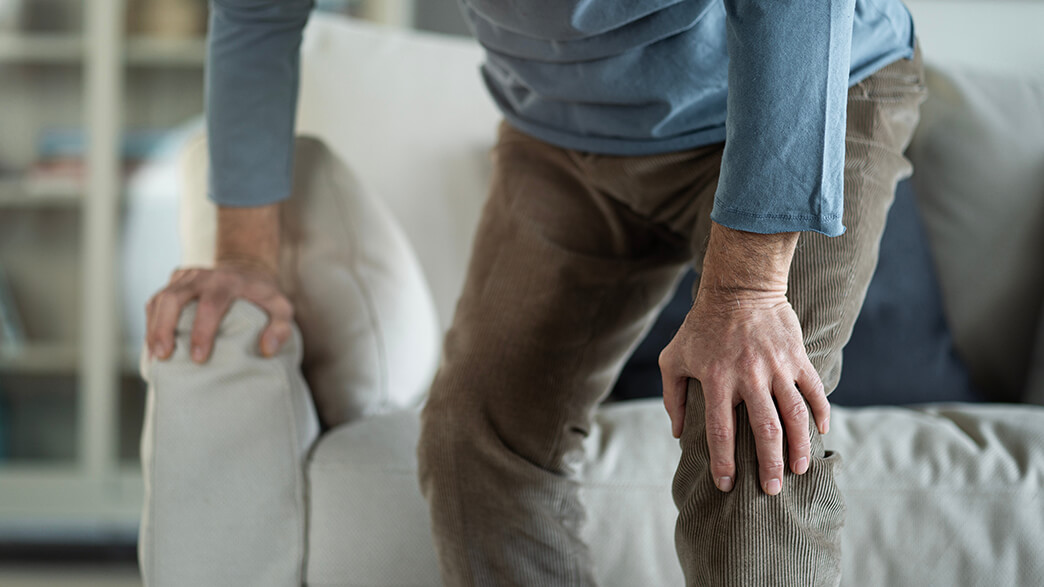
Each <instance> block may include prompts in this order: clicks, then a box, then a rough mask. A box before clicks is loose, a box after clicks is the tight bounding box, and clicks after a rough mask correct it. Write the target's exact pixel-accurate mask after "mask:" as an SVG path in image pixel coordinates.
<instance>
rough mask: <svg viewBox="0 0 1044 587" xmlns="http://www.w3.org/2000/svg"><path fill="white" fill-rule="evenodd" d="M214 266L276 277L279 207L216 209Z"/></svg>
mask: <svg viewBox="0 0 1044 587" xmlns="http://www.w3.org/2000/svg"><path fill="white" fill-rule="evenodd" d="M217 217H218V222H217V247H216V250H215V258H214V264H215V266H216V267H231V268H235V269H237V270H241V271H246V272H249V273H257V274H263V275H267V276H270V277H275V276H277V275H278V274H279V240H280V234H279V205H278V204H269V205H266V206H257V207H247V208H237V207H230V206H219V207H218V215H217Z"/></svg>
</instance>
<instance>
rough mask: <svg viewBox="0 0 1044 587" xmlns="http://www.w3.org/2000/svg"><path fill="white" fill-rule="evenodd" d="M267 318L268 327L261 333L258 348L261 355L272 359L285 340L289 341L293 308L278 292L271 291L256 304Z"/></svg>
mask: <svg viewBox="0 0 1044 587" xmlns="http://www.w3.org/2000/svg"><path fill="white" fill-rule="evenodd" d="M256 303H257V304H258V305H259V306H261V309H263V310H264V311H265V312H266V313H267V314H268V318H269V322H268V326H266V327H265V329H264V330H263V331H262V332H261V336H260V337H259V339H258V348H259V349H260V350H261V355H262V356H265V357H274V356H275V355H276V353H278V352H279V348H280V347H282V346H283V343H285V342H286V341H287V340H290V332H291V330H290V324H291V321H292V320H293V315H294V307H293V305H291V304H290V300H288V299H286V297H285V296H284V295H282V294H281V293H279V292H278V290H275V289H272V290H271V292H270V293H269V294H267V295H266V296H265V297H264V298H262V299H261V300H258V301H257V302H256Z"/></svg>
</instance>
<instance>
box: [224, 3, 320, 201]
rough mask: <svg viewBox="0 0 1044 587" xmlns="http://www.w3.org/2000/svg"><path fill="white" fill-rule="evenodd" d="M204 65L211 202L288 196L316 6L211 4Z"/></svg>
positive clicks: (279, 198) (296, 4) (300, 4)
mask: <svg viewBox="0 0 1044 587" xmlns="http://www.w3.org/2000/svg"><path fill="white" fill-rule="evenodd" d="M210 6H211V18H210V32H209V36H208V46H207V64H206V94H205V99H206V116H207V136H208V142H209V154H210V178H209V198H210V200H211V201H213V202H214V203H216V204H219V205H227V206H261V205H264V204H271V203H273V202H277V201H280V200H283V199H285V198H286V197H287V196H289V195H290V185H291V175H292V167H293V136H294V115H295V113H296V110H297V93H298V85H299V77H300V65H299V53H300V44H301V38H302V30H303V28H304V26H305V23H306V22H307V20H308V15H309V13H310V10H311V8H312V0H211V2H210Z"/></svg>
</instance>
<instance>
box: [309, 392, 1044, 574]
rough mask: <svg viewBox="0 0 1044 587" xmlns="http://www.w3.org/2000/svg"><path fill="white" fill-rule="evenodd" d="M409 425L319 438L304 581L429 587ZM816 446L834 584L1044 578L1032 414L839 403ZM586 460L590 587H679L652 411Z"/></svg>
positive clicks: (374, 421)
mask: <svg viewBox="0 0 1044 587" xmlns="http://www.w3.org/2000/svg"><path fill="white" fill-rule="evenodd" d="M418 426H419V421H418V416H417V414H416V412H413V411H408V412H399V413H390V414H386V415H381V416H377V417H374V418H368V419H366V420H364V421H361V422H357V423H353V424H349V425H346V426H342V427H339V428H337V429H335V430H332V431H331V432H329V433H328V434H326V435H325V436H324V437H323V438H322V439H320V441H319V443H318V444H317V446H316V448H315V450H314V452H313V454H312V458H311V460H310V464H309V468H308V477H309V488H310V489H309V490H310V494H309V503H310V505H311V517H310V525H309V530H308V531H309V544H310V545H311V546H310V548H311V550H310V553H309V557H308V564H307V583H308V584H309V585H322V586H332V585H341V586H359V585H367V586H369V587H380V586H385V585H387V586H391V585H397V586H401V585H410V586H421V585H431V586H436V585H439V580H438V570H437V566H436V559H435V554H434V548H433V547H432V543H431V539H430V535H429V528H430V527H429V521H428V511H427V507H426V505H425V502H424V500H423V498H422V497H421V494H420V489H419V487H418V484H417V477H416V476H417V460H416V451H415V449H414V446H415V444H416V442H417V438H418ZM823 440H824V445H825V448H826V449H828V450H834V451H837V452H838V453H839V454H840V455H841V457H842V462H841V468H840V471H839V473H838V478H837V482H838V485H839V486H840V487H841V490H842V491H843V492H844V494H845V498H846V501H847V521H846V524H845V527H844V530H843V531H842V553H843V573H844V574H843V578H842V585H852V586H863V585H952V586H955V587H959V586H962V585H968V586H970V585H987V584H988V585H1026V586H1029V585H1039V584H1040V581H1041V579H1042V578H1044V546H1042V544H1044V507H1042V505H1044V504H1042V501H1041V500H1042V499H1044V497H1042V496H1044V493H1042V489H1044V451H1041V450H1040V448H1041V447H1042V446H1044V408H1041V407H1036V406H1010V405H999V404H979V405H961V404H940V405H936V406H932V407H924V408H918V409H907V408H897V407H880V408H846V407H841V406H835V407H834V408H833V411H832V412H831V426H830V433H829V434H827V435H825V436H824V437H823ZM636 447H640V448H639V449H638V450H636ZM585 450H586V453H587V454H586V456H587V462H586V464H585V466H584V467H583V471H582V473H581V479H580V491H581V495H582V497H583V499H584V501H585V503H586V504H587V522H586V523H585V525H584V527H583V530H582V532H583V535H584V537H585V539H586V540H587V541H588V544H589V545H590V547H591V554H592V558H593V560H594V563H595V576H596V578H597V580H598V584H599V585H604V586H606V587H614V586H621V587H623V586H627V587H632V586H634V585H681V584H683V583H684V581H683V579H682V575H681V567H680V566H679V565H678V562H677V560H676V559H675V550H674V522H675V518H676V516H677V510H676V508H675V506H674V503H673V501H672V498H671V481H672V479H673V476H674V469H675V467H676V466H677V463H678V459H679V457H680V451H679V449H678V442H677V441H676V440H674V439H673V438H671V435H670V423H669V422H668V420H667V415H666V414H665V413H664V411H663V405H662V404H661V403H660V402H659V401H656V400H643V401H634V402H626V403H620V404H616V405H612V406H608V407H604V408H602V409H600V410H598V412H597V414H596V416H595V426H594V427H593V428H592V432H591V434H590V435H589V437H588V438H587V440H586V441H585ZM788 474H790V473H788Z"/></svg>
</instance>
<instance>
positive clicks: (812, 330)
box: [788, 47, 926, 394]
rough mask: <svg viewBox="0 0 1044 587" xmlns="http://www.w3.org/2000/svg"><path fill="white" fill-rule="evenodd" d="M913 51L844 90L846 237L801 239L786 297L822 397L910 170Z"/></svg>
mask: <svg viewBox="0 0 1044 587" xmlns="http://www.w3.org/2000/svg"><path fill="white" fill-rule="evenodd" d="M925 95H926V93H925V89H924V67H923V65H922V61H921V53H920V48H919V47H918V48H917V50H916V51H915V53H914V56H913V58H912V59H900V60H898V61H896V62H893V63H892V64H890V65H888V66H886V67H884V68H883V69H881V70H879V71H878V72H876V73H875V74H873V75H871V76H870V77H868V78H867V79H865V80H863V81H862V82H860V83H858V84H856V85H855V86H853V87H852V88H850V89H849V92H848V117H847V120H848V122H847V133H846V138H845V171H844V173H845V175H844V178H845V181H844V217H843V221H844V225H845V228H846V230H845V233H844V234H842V235H841V236H837V237H827V236H823V235H821V234H818V233H811V232H806V233H802V235H801V237H800V239H799V240H798V245H797V249H796V251H795V253H794V260H793V263H792V265H791V271H790V283H789V291H788V296H789V298H790V301H791V304H792V305H793V306H794V310H795V311H796V312H797V314H798V317H799V318H800V320H801V326H802V331H803V334H804V338H805V346H806V348H807V350H808V354H809V358H810V359H811V360H812V364H813V365H815V367H816V369H817V370H818V371H819V374H820V376H821V377H822V379H823V384H824V386H825V387H826V392H827V393H828V394H829V393H830V392H832V391H833V390H834V388H835V387H836V386H837V383H838V380H839V379H840V376H841V351H842V347H843V346H844V345H845V343H847V342H848V339H849V337H850V336H851V333H852V327H853V325H854V324H855V320H856V317H857V316H858V314H859V310H860V308H861V307H862V304H863V300H864V298H865V297H866V290H867V287H868V285H869V283H870V278H871V277H872V276H873V272H874V269H875V267H876V266H877V257H878V250H879V247H880V242H881V234H882V232H883V231H884V226H885V219H886V217H887V215H888V210H889V208H890V207H891V204H892V201H893V199H894V197H895V186H896V184H897V183H898V181H899V180H900V179H903V178H905V177H909V175H910V173H911V172H912V170H913V168H912V166H911V164H910V161H909V160H908V159H907V158H906V157H905V156H904V154H903V152H904V151H905V149H906V147H907V145H908V144H909V142H910V138H911V137H912V135H913V131H914V129H915V127H916V125H917V121H918V119H919V107H920V104H921V102H923V101H924V98H925Z"/></svg>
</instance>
